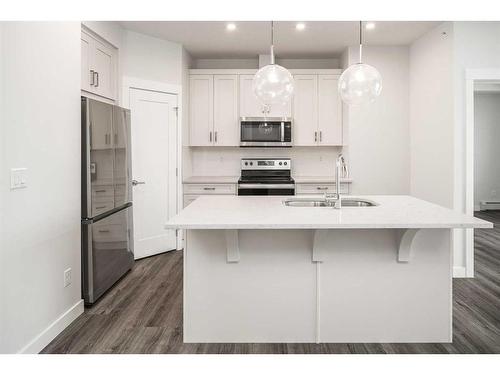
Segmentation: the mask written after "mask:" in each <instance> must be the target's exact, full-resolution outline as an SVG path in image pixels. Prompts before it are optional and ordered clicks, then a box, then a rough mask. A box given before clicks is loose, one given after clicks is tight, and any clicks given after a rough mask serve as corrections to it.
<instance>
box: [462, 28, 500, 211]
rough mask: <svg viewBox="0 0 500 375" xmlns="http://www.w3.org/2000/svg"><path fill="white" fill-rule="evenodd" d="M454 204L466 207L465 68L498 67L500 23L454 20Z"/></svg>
mask: <svg viewBox="0 0 500 375" xmlns="http://www.w3.org/2000/svg"><path fill="white" fill-rule="evenodd" d="M453 27H454V56H453V58H454V64H453V74H454V108H455V112H454V116H455V154H454V165H455V179H454V186H455V191H454V193H455V194H454V196H455V200H454V206H455V208H456V209H458V210H460V211H462V212H464V210H465V190H464V186H465V71H466V69H471V68H496V69H498V68H500V22H454V25H453Z"/></svg>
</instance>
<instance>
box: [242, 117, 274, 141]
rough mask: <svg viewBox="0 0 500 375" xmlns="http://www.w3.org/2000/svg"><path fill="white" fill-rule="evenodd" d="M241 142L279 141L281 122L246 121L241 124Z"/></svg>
mask: <svg viewBox="0 0 500 375" xmlns="http://www.w3.org/2000/svg"><path fill="white" fill-rule="evenodd" d="M241 141H242V142H281V123H279V122H278V123H277V122H246V123H243V124H241Z"/></svg>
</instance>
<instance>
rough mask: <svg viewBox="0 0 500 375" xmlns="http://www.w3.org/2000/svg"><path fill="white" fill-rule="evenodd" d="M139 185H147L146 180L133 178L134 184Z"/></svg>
mask: <svg viewBox="0 0 500 375" xmlns="http://www.w3.org/2000/svg"><path fill="white" fill-rule="evenodd" d="M137 185H146V182H145V181H137V180H132V186H137Z"/></svg>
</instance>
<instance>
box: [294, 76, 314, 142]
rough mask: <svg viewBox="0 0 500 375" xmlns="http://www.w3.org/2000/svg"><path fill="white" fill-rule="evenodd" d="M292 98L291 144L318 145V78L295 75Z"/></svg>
mask: <svg viewBox="0 0 500 375" xmlns="http://www.w3.org/2000/svg"><path fill="white" fill-rule="evenodd" d="M294 80H295V93H294V98H293V127H292V135H293V144H294V145H295V146H314V145H316V144H317V143H318V76H317V75H311V74H307V75H306V74H304V75H296V76H294Z"/></svg>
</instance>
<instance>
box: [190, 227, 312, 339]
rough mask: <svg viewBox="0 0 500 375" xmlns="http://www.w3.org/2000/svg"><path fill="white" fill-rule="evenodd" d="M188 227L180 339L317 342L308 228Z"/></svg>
mask: <svg viewBox="0 0 500 375" xmlns="http://www.w3.org/2000/svg"><path fill="white" fill-rule="evenodd" d="M225 241H226V237H225V233H224V231H223V230H188V231H187V241H186V249H185V258H184V262H185V265H184V271H185V275H184V280H185V284H184V342H255V343H258V342H260V343H264V342H315V337H316V336H315V334H316V265H315V264H314V263H313V262H312V236H311V231H309V230H293V231H290V230H238V242H239V254H240V259H239V261H238V262H228V260H227V252H226V243H225Z"/></svg>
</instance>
